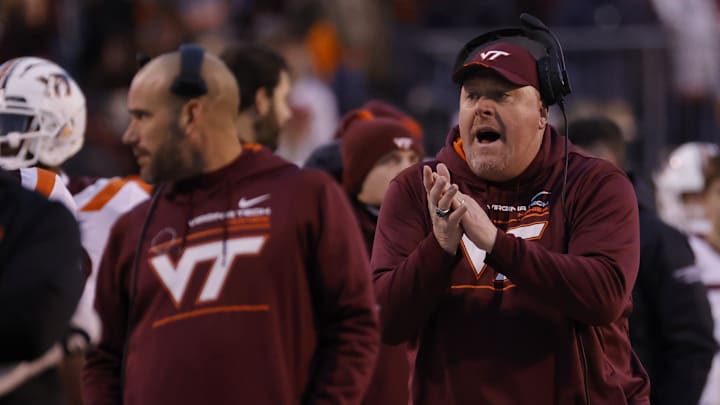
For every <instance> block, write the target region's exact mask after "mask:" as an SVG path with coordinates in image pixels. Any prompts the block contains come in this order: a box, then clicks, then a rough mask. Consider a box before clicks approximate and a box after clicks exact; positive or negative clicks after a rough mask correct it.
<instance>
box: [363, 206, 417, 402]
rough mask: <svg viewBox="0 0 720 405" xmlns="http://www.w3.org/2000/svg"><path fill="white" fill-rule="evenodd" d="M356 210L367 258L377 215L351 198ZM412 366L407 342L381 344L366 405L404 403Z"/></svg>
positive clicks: (407, 396) (373, 235) (370, 249)
mask: <svg viewBox="0 0 720 405" xmlns="http://www.w3.org/2000/svg"><path fill="white" fill-rule="evenodd" d="M350 199H351V201H352V203H353V209H354V210H355V217H356V218H357V220H358V223H359V224H360V230H361V231H362V233H363V236H364V237H365V246H366V248H367V252H368V257H369V256H370V252H371V251H372V244H373V239H374V238H375V226H376V225H377V216H376V214H375V213H373V212H371V211H370V210H371V208H368V207H367V206H366V205H365V204H363V203H361V202H359V201H357V200H356V199H355V198H353V197H350ZM409 376H410V368H409V365H408V356H407V352H406V345H405V344H399V345H392V346H391V345H386V344H383V345H381V346H380V353H378V358H377V364H376V366H375V372H374V373H373V376H372V379H371V380H370V386H369V387H368V390H367V393H366V394H365V399H364V400H363V402H362V403H363V405H405V404H407V403H408V400H409V387H408V381H409Z"/></svg>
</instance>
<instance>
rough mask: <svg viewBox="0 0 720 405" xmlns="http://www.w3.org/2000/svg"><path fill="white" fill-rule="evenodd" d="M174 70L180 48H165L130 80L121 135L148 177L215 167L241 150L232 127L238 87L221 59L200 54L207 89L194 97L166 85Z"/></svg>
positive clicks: (177, 176) (176, 176) (153, 179)
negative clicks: (125, 124)
mask: <svg viewBox="0 0 720 405" xmlns="http://www.w3.org/2000/svg"><path fill="white" fill-rule="evenodd" d="M179 73H180V52H172V53H167V54H163V55H160V56H158V57H156V58H154V59H153V60H151V61H150V62H149V63H148V64H147V65H145V66H144V67H143V68H142V69H140V71H139V72H138V73H137V74H136V75H135V77H134V78H133V81H132V84H131V85H130V93H129V95H128V110H129V112H130V115H131V117H132V119H131V122H130V125H129V126H128V129H127V130H126V131H125V134H124V135H123V141H124V142H125V143H126V144H129V145H131V146H132V147H133V151H134V152H135V155H136V156H137V157H138V164H139V165H140V170H141V176H142V177H143V179H145V180H146V181H149V182H160V181H168V180H171V181H172V180H178V179H182V178H187V177H190V176H194V175H197V174H200V173H206V172H209V171H212V170H216V169H218V168H220V167H223V166H225V165H226V164H228V163H229V162H231V161H232V160H234V159H235V158H236V157H237V156H238V155H239V154H240V153H241V152H242V147H241V145H240V143H239V140H238V139H237V131H236V128H235V125H236V118H237V111H238V104H239V100H238V98H239V96H238V88H237V83H236V81H235V77H234V76H233V75H232V73H231V72H230V71H229V70H228V68H227V67H226V66H225V64H224V63H223V62H222V61H221V60H220V59H218V58H217V57H216V56H214V55H210V54H205V56H204V58H203V62H202V67H201V71H200V75H201V77H202V78H203V80H204V81H205V83H206V85H207V90H208V91H207V93H206V94H204V95H202V96H199V97H182V96H178V95H176V94H174V93H173V92H172V91H171V87H172V83H173V81H174V80H175V78H176V77H177V76H178V74H179Z"/></svg>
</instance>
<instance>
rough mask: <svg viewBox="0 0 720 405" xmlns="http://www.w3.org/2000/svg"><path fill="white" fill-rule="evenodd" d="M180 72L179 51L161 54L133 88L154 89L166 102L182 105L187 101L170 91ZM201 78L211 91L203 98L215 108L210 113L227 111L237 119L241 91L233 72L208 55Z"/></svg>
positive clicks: (140, 76) (138, 77) (204, 61)
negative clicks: (137, 86)
mask: <svg viewBox="0 0 720 405" xmlns="http://www.w3.org/2000/svg"><path fill="white" fill-rule="evenodd" d="M179 73H180V52H179V51H174V52H170V53H166V54H162V55H160V56H158V57H156V58H153V59H152V60H151V61H150V62H148V64H147V65H145V66H143V68H142V69H140V71H139V72H138V73H137V74H136V75H135V78H134V79H133V82H132V86H131V87H134V86H136V85H139V86H142V87H149V88H154V89H155V90H157V92H158V95H164V97H166V101H170V102H172V101H175V102H177V103H183V102H184V101H185V99H184V98H182V97H180V96H178V95H175V94H173V93H172V92H171V90H170V87H171V86H172V82H173V81H174V80H175V78H176V77H177V76H178V74H179ZM200 75H201V77H202V78H203V80H204V81H205V83H206V84H207V88H208V92H207V94H206V95H205V96H203V97H207V102H208V104H209V105H208V106H212V108H211V110H213V112H217V113H223V112H224V110H227V111H229V112H230V116H231V117H232V119H234V118H235V114H236V112H237V110H238V105H239V99H238V98H239V97H238V93H239V92H238V87H237V82H236V81H235V77H234V76H233V74H232V72H230V70H229V69H228V68H227V66H225V64H224V63H223V62H222V61H221V60H220V59H219V58H218V57H217V56H215V55H212V54H209V53H205V56H204V58H203V63H202V68H201V72H200Z"/></svg>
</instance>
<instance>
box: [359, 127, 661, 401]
mask: <svg viewBox="0 0 720 405" xmlns="http://www.w3.org/2000/svg"><path fill="white" fill-rule="evenodd" d="M457 136H458V134H457V129H454V130H453V131H451V133H450V134H449V135H448V141H447V146H446V147H445V148H443V149H442V150H441V151H440V153H439V154H438V157H437V161H435V162H431V163H430V164H431V165H432V166H435V165H436V164H437V162H438V161H440V162H444V163H446V164H447V166H448V168H449V170H450V173H451V179H452V181H453V182H454V183H457V184H458V185H459V187H460V190H461V191H462V192H463V193H466V194H468V195H470V196H472V197H474V198H475V199H476V200H477V201H478V202H479V203H480V204H481V206H483V207H486V211H487V213H488V215H489V217H490V218H491V219H492V221H493V222H494V223H495V224H496V226H497V227H498V229H499V232H498V234H497V239H496V241H495V245H494V247H493V250H492V253H490V254H486V252H485V251H482V250H480V249H478V248H477V247H476V246H475V245H473V244H472V242H470V241H469V239H465V240H464V242H463V245H462V249H459V250H458V252H459V253H458V254H457V255H455V256H453V255H449V254H447V253H445V251H444V250H442V248H440V246H439V245H438V243H437V241H436V239H435V237H434V236H433V233H432V224H431V219H430V217H429V214H428V209H427V199H426V194H425V189H424V187H423V184H422V165H417V166H414V167H411V168H410V169H408V170H406V171H405V172H403V173H401V174H400V175H399V176H398V177H397V178H396V180H395V181H394V182H393V183H392V184H391V186H390V189H389V190H388V193H387V195H386V197H385V200H384V202H383V209H382V210H381V213H380V219H379V222H378V228H377V235H376V237H375V244H374V247H373V257H372V261H371V267H372V268H373V269H374V275H375V288H376V295H377V297H378V303H379V304H380V305H381V307H382V311H381V313H380V314H381V320H382V325H383V337H384V339H385V341H387V342H390V343H392V342H401V341H411V342H412V343H413V345H414V346H416V348H417V357H416V359H415V360H416V364H415V368H414V372H413V387H412V395H413V399H414V403H415V404H442V405H453V404H493V405H495V404H498V405H504V404H534V405H551V404H553V405H555V404H559V405H565V404H573V405H574V404H584V403H586V396H589V399H590V403H591V404H593V405H600V404H602V405H604V404H607V405H622V404H635V405H640V404H648V403H649V400H648V393H649V381H648V378H647V375H646V373H645V371H644V369H643V368H642V366H641V365H640V363H639V361H638V360H637V358H636V356H635V355H634V353H633V352H632V350H631V348H630V341H629V339H628V321H627V317H628V314H629V313H630V310H631V303H630V293H631V290H632V287H633V284H634V282H635V277H636V275H637V269H638V263H639V225H638V212H637V202H636V200H635V193H634V191H633V187H632V185H631V184H630V181H629V180H628V179H627V177H626V176H625V174H624V173H622V172H621V171H619V170H618V169H616V168H615V167H613V166H612V165H610V164H609V163H607V162H604V161H602V160H599V159H595V158H591V157H588V156H586V155H584V154H582V153H581V152H579V151H578V149H576V148H575V147H574V146H572V145H571V146H570V150H569V171H568V177H567V188H566V190H567V202H566V208H565V211H563V206H562V204H561V198H560V196H561V191H562V187H563V186H562V184H563V176H562V174H563V164H564V158H563V157H564V153H563V138H562V137H561V136H559V135H557V134H556V133H555V131H554V130H552V129H548V130H547V131H546V132H545V135H544V138H543V143H542V147H541V149H540V151H539V153H538V155H537V157H536V158H535V159H534V161H533V162H532V163H531V164H530V166H529V167H528V168H527V170H525V171H524V172H523V173H522V174H520V175H519V176H518V177H517V178H515V179H513V180H511V181H508V182H505V183H491V182H487V181H483V180H481V179H479V178H478V177H477V176H475V175H474V174H473V173H472V172H471V171H470V169H469V167H468V166H467V163H466V162H465V161H464V160H463V159H462V158H461V157H460V155H459V153H458V152H456V150H455V149H454V148H453V144H452V143H453V141H454V140H455V139H456V138H457ZM566 213H567V215H566ZM566 251H568V252H569V254H563V253H562V252H566ZM586 387H587V391H588V393H587V395H586V393H585V389H586Z"/></svg>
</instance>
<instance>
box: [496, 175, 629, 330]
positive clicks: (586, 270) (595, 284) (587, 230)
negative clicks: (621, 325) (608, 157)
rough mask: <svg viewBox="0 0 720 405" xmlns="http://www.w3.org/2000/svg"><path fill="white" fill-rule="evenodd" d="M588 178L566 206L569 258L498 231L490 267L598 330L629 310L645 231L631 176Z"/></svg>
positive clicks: (572, 192) (575, 191)
mask: <svg viewBox="0 0 720 405" xmlns="http://www.w3.org/2000/svg"><path fill="white" fill-rule="evenodd" d="M586 177H587V179H586V180H585V181H584V182H583V184H581V185H580V186H579V187H578V188H577V189H575V190H572V189H571V190H570V192H569V193H568V195H569V196H570V198H571V199H572V201H573V204H572V205H570V204H568V208H567V209H568V211H569V213H570V216H569V217H568V218H567V219H566V221H567V229H568V232H569V235H567V236H568V238H567V239H568V254H564V253H558V252H553V251H550V250H548V249H546V248H545V247H544V246H542V245H541V244H540V243H537V242H535V241H531V240H530V241H528V240H524V239H521V238H517V237H515V236H513V235H511V234H508V233H505V232H502V231H498V234H497V237H496V240H495V246H494V247H493V249H492V252H491V253H489V254H488V255H487V256H486V258H485V263H487V264H489V265H490V266H492V267H493V268H494V269H495V270H497V271H498V272H501V273H503V274H505V275H506V276H507V277H508V278H510V279H511V280H512V281H513V282H514V283H515V284H517V285H518V286H520V287H523V288H524V289H525V291H527V292H528V293H529V294H532V295H534V296H535V297H537V299H540V300H543V301H544V302H546V303H547V304H549V305H551V306H553V307H554V308H556V309H557V310H558V311H560V312H561V313H564V314H565V315H566V316H567V317H568V318H570V319H573V320H576V321H578V322H580V323H582V324H586V325H592V326H598V325H607V324H610V323H612V322H613V321H615V320H616V319H618V318H619V317H620V315H621V313H622V312H623V311H624V310H625V309H627V308H628V306H629V303H630V294H631V291H632V287H633V285H634V283H635V278H636V277H637V271H638V266H639V262H640V231H639V221H638V207H637V200H636V198H635V192H634V191H633V187H632V184H631V183H630V180H629V179H628V178H627V177H626V175H625V174H624V173H622V172H620V171H619V170H614V169H613V170H607V171H604V172H602V173H599V174H596V175H595V176H592V175H590V176H586ZM556 212H557V211H556ZM555 225H556V226H557V224H555Z"/></svg>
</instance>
